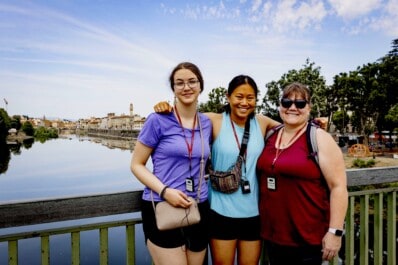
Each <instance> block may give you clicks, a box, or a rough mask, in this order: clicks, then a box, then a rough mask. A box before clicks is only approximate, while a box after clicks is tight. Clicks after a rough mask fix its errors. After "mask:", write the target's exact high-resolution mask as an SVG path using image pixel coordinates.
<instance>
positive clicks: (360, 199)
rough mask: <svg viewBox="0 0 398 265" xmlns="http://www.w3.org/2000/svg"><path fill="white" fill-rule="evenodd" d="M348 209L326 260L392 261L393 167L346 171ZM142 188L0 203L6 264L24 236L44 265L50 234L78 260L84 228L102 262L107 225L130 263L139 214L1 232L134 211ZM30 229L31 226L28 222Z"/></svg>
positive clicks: (396, 179)
mask: <svg viewBox="0 0 398 265" xmlns="http://www.w3.org/2000/svg"><path fill="white" fill-rule="evenodd" d="M347 180H348V186H349V189H350V190H351V191H350V193H349V208H348V211H347V217H346V227H345V231H346V232H345V236H344V246H343V248H342V251H341V253H340V259H341V260H340V261H339V259H338V258H336V259H335V260H334V261H333V262H332V264H341V263H344V264H347V265H354V264H355V265H356V264H361V265H362V264H366V265H367V264H375V265H382V264H388V265H396V264H397V254H396V253H397V190H398V185H395V186H394V184H391V183H398V167H388V168H372V169H350V170H347ZM141 194H142V191H127V192H119V193H110V194H97V195H89V196H79V197H68V198H54V199H48V200H38V201H28V202H7V203H1V202H0V242H7V246H8V253H7V255H8V264H9V265H17V264H19V263H18V251H19V247H18V243H19V241H21V240H23V239H27V238H40V251H41V264H43V265H45V264H50V250H51V249H50V238H51V237H52V236H55V235H60V234H68V235H70V238H71V240H70V242H71V257H70V259H71V261H72V262H71V263H72V264H80V254H81V251H80V249H81V245H80V235H81V233H82V232H84V231H89V230H96V231H98V233H99V253H98V255H99V263H100V264H101V265H102V264H108V263H109V260H108V256H109V243H108V232H109V229H111V228H113V227H124V229H125V231H126V238H125V240H126V244H125V245H126V249H125V252H126V253H125V254H126V264H128V265H131V264H136V253H135V250H136V242H135V234H136V225H137V224H139V223H141V219H140V217H137V218H130V217H129V218H125V219H117V220H115V221H99V222H98V221H93V222H91V223H89V224H85V225H81V224H75V225H72V226H67V227H60V228H48V229H39V230H38V229H32V230H28V231H24V232H13V233H6V234H3V233H1V231H2V230H5V229H7V228H14V229H13V230H14V231H17V230H18V229H15V228H18V227H26V226H28V227H29V226H30V225H35V224H45V223H53V222H60V221H68V220H80V219H83V218H90V219H91V218H92V219H93V220H95V219H96V218H94V217H103V216H113V215H119V214H125V213H138V212H139V211H140V198H141ZM33 227H34V226H33Z"/></svg>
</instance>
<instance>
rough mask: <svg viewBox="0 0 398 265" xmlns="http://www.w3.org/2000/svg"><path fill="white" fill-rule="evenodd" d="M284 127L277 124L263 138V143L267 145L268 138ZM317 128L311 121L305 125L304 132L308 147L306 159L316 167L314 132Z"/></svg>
mask: <svg viewBox="0 0 398 265" xmlns="http://www.w3.org/2000/svg"><path fill="white" fill-rule="evenodd" d="M283 126H284V125H283V124H279V125H277V126H275V127H273V128H271V130H269V131H268V132H267V133H266V134H265V137H264V142H265V143H267V141H268V138H270V137H271V135H273V134H274V133H276V132H277V131H279V130H280V129H281V128H282V127H283ZM317 128H319V125H318V124H316V123H315V122H314V121H313V120H311V121H309V122H308V124H307V130H306V139H307V146H308V151H309V154H308V158H310V159H312V160H313V161H314V162H315V163H316V164H317V165H319V158H318V143H317V140H316V130H317Z"/></svg>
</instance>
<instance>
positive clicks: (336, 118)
mask: <svg viewBox="0 0 398 265" xmlns="http://www.w3.org/2000/svg"><path fill="white" fill-rule="evenodd" d="M332 121H333V124H334V125H335V126H336V128H337V129H338V130H339V131H340V132H342V133H343V132H345V131H346V130H345V128H346V127H347V124H348V123H349V121H350V117H349V116H348V114H347V112H345V111H341V110H338V111H336V112H335V113H334V114H333V118H332Z"/></svg>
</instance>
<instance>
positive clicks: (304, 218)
mask: <svg viewBox="0 0 398 265" xmlns="http://www.w3.org/2000/svg"><path fill="white" fill-rule="evenodd" d="M277 135H278V133H274V134H273V135H272V136H271V137H270V138H269V139H268V141H267V143H266V146H265V148H264V150H263V152H262V154H261V156H260V157H259V159H258V161H257V170H258V176H259V183H260V217H261V236H262V238H264V239H265V240H269V241H271V242H273V243H276V244H280V245H285V246H302V245H321V244H322V238H323V237H324V235H325V233H326V232H327V230H328V227H329V218H330V213H329V210H330V207H329V206H330V204H329V191H328V188H327V186H326V182H325V180H324V178H323V176H322V174H321V171H320V169H319V167H318V165H317V164H316V163H315V162H314V161H313V160H311V159H310V158H309V157H308V155H309V151H308V147H307V142H306V135H305V133H304V134H302V135H301V136H300V137H299V138H298V139H297V140H296V142H294V143H293V144H292V145H291V146H289V147H288V148H286V149H285V150H283V151H282V152H281V153H280V154H279V156H278V157H277V159H276V161H275V163H274V167H273V168H272V162H273V161H274V159H275V155H276V148H275V141H276V138H277ZM268 177H274V178H275V183H276V189H275V190H272V189H269V188H268V186H267V178H268Z"/></svg>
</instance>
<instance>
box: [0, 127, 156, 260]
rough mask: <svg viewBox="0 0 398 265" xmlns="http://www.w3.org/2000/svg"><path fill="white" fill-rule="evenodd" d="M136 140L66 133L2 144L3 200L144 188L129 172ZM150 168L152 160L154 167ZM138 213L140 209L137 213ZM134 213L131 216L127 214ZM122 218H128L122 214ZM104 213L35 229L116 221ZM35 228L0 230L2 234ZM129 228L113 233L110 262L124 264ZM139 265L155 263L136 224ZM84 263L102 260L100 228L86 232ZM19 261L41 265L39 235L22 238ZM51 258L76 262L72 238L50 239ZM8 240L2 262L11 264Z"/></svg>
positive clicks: (0, 188) (0, 191)
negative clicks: (73, 257) (41, 138)
mask: <svg viewBox="0 0 398 265" xmlns="http://www.w3.org/2000/svg"><path fill="white" fill-rule="evenodd" d="M134 145H135V141H134V140H114V139H101V138H92V137H77V136H75V135H68V136H63V137H61V138H59V139H52V140H48V141H46V142H44V143H41V142H34V141H30V142H29V141H28V142H22V143H13V144H11V145H5V144H4V145H2V146H0V147H1V148H0V150H1V152H0V155H1V159H0V166H1V172H0V203H8V202H21V201H32V200H36V199H37V200H39V199H49V198H62V197H69V196H75V195H76V196H80V195H89V194H101V193H109V192H119V191H130V190H141V189H142V188H143V185H142V184H141V183H140V182H139V181H138V180H137V179H136V178H135V177H134V176H133V174H132V173H131V172H130V160H131V154H132V152H133V149H134ZM149 166H150V167H151V163H150V165H149ZM135 214H137V213H135ZM126 215H132V214H126ZM123 217H125V216H124V215H123ZM117 218H118V217H115V216H105V217H97V218H88V219H85V220H73V221H66V222H61V224H59V223H50V224H40V225H35V226H33V227H34V229H39V227H40V228H45V229H47V228H51V227H52V226H56V227H57V226H58V227H59V226H60V227H64V225H65V223H73V224H75V223H79V224H85V223H91V222H92V221H93V220H107V219H109V220H114V219H117ZM23 229H26V230H27V231H32V230H30V229H32V228H31V226H28V227H14V228H7V229H0V235H1V234H9V233H14V232H18V231H23ZM125 238H126V235H125V228H112V229H110V231H109V246H110V247H109V248H110V250H111V251H110V253H109V264H110V265H119V264H123V263H124V262H125V259H126V257H125V253H124V252H123V250H124V249H126V247H125ZM135 240H136V253H139V255H137V257H136V261H137V264H151V259H150V256H149V253H148V251H147V249H146V246H145V244H144V238H143V232H142V227H141V225H137V227H136V239H135ZM81 242H82V243H81V246H82V248H81V264H85V265H91V264H98V262H99V261H98V251H99V250H98V231H89V232H85V233H82V235H81ZM18 244H19V246H20V251H19V263H20V264H29V265H39V264H40V248H38V247H39V246H40V239H39V238H33V239H29V240H22V241H19V242H18ZM50 244H51V260H52V262H51V263H53V261H54V264H57V265H58V264H59V265H62V264H71V263H70V262H71V261H70V258H69V257H70V256H71V254H70V244H71V243H70V236H68V235H59V236H55V237H52V238H51V242H50ZM7 253H8V252H7V244H6V243H4V242H3V243H0V264H6V263H7V262H8V258H7Z"/></svg>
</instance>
